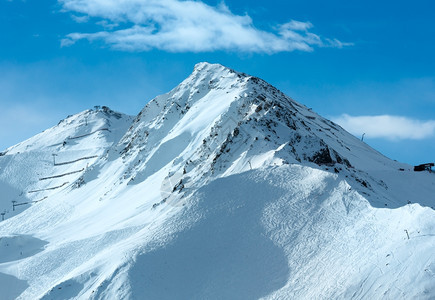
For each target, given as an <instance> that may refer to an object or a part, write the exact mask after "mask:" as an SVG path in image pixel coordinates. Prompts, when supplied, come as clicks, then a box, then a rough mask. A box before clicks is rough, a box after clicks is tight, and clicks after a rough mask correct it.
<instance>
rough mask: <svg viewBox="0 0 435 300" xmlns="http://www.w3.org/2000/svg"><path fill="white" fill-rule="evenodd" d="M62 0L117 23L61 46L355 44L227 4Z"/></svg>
mask: <svg viewBox="0 0 435 300" xmlns="http://www.w3.org/2000/svg"><path fill="white" fill-rule="evenodd" d="M59 2H60V3H61V4H62V5H63V9H64V11H69V12H73V13H74V14H81V15H82V17H91V18H94V19H95V22H96V23H98V22H100V23H99V24H114V25H113V27H112V28H110V27H109V28H108V27H107V26H103V28H102V30H101V31H99V32H94V33H79V32H76V33H71V34H68V35H67V36H66V37H65V38H64V39H63V40H62V46H70V45H72V44H74V43H75V42H76V41H78V40H82V39H87V40H89V41H94V40H100V41H103V42H104V43H106V44H108V45H110V46H111V47H113V48H115V49H119V50H127V51H148V50H151V49H160V50H164V51H169V52H210V51H216V50H226V51H241V52H250V53H276V52H286V51H294V50H300V51H313V49H314V47H336V48H341V47H344V46H349V45H351V44H350V43H343V42H341V41H339V40H337V39H329V38H322V37H320V36H319V35H317V34H315V33H312V32H311V31H310V30H311V29H312V27H313V25H312V24H311V23H310V22H300V21H295V20H292V21H290V22H289V23H286V24H282V25H279V26H276V28H275V29H271V30H269V31H265V30H260V29H258V28H256V27H255V26H254V23H253V20H252V19H251V18H250V17H249V16H248V15H244V16H239V15H235V14H233V13H232V12H231V11H230V9H229V8H228V7H227V6H226V5H224V4H221V5H219V6H217V7H214V6H210V5H207V4H205V3H203V2H201V1H191V0H188V1H180V0H123V1H117V0H104V1H102V0H59ZM76 18H77V17H76ZM78 20H82V19H78ZM102 21H103V23H101V22H102ZM118 24H119V26H118Z"/></svg>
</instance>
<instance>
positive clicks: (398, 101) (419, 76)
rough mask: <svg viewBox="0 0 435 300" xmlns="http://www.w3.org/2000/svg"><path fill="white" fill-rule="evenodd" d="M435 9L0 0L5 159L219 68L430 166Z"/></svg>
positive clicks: (397, 4)
mask: <svg viewBox="0 0 435 300" xmlns="http://www.w3.org/2000/svg"><path fill="white" fill-rule="evenodd" d="M434 11H435V3H434V2H433V1H429V0H427V1H414V2H410V1H401V0H399V1H372V0H366V1H334V0H333V1H319V0H318V1H310V0H304V1H302V0H295V1H277V0H269V1H248V0H233V1H225V2H222V1H195V2H193V1H178V0H159V1H155V0H124V1H113V0H105V1H102V0H61V1H55V0H39V1H35V0H27V1H24V0H0V36H1V39H0V104H1V108H2V110H1V111H0V148H1V149H5V148H7V147H9V146H11V145H13V144H15V143H17V142H19V141H21V140H23V139H26V138H28V137H30V136H33V135H34V134H36V133H38V132H40V131H42V130H44V129H46V128H48V127H51V126H53V125H55V124H57V122H58V121H59V120H60V119H62V118H64V117H66V116H67V115H68V114H74V113H77V112H80V111H82V110H85V109H87V108H91V107H93V106H94V105H107V106H109V107H111V108H112V109H115V110H118V111H121V112H124V113H128V114H132V115H135V114H137V113H138V112H139V111H140V110H141V109H142V107H143V106H144V105H145V104H146V103H147V101H149V100H150V99H152V98H154V97H155V96H156V95H158V94H162V93H165V92H167V91H169V90H170V89H172V88H173V87H174V86H176V85H177V84H178V83H179V82H180V81H182V80H183V79H184V78H185V77H186V76H188V75H189V74H190V72H191V71H192V68H193V66H194V65H195V63H197V62H200V61H208V62H213V63H221V64H223V65H226V66H228V67H231V68H233V69H236V70H238V71H243V72H245V73H248V74H252V75H255V76H258V77H261V78H263V79H265V80H266V81H268V82H269V83H271V84H273V85H275V86H276V87H277V88H279V89H280V90H282V91H283V92H285V93H286V94H288V95H289V96H291V97H292V98H294V99H295V100H297V101H299V102H301V103H303V104H305V105H307V106H308V107H311V108H313V110H314V111H316V112H318V113H319V114H321V115H323V116H325V117H328V118H330V119H333V120H335V121H336V122H339V123H340V124H341V125H342V126H343V127H345V128H346V129H348V130H349V131H351V132H352V133H354V134H355V135H357V136H360V135H361V134H362V133H364V132H365V133H366V135H365V141H366V142H367V143H368V144H370V145H371V146H373V147H374V148H375V149H377V150H379V151H380V152H382V153H384V154H385V155H387V156H388V157H390V158H392V159H396V160H399V161H403V162H407V163H410V164H417V163H422V162H427V161H434V160H435V59H434V55H433V53H435V38H434V37H435V16H434Z"/></svg>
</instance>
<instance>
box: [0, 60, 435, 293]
mask: <svg viewBox="0 0 435 300" xmlns="http://www.w3.org/2000/svg"><path fill="white" fill-rule="evenodd" d="M52 154H57V156H55V159H56V161H55V162H53V156H52ZM0 171H1V174H0V190H1V191H2V192H3V193H4V194H5V195H6V197H5V198H4V199H5V200H3V202H0V204H1V205H3V206H4V207H7V206H9V212H8V214H6V215H5V216H6V220H5V221H3V222H0V237H1V239H0V285H4V284H8V286H10V287H11V289H10V290H9V291H8V294H7V299H14V298H17V297H18V298H19V299H59V298H63V299H144V298H145V299H258V298H266V299H289V298H297V299H313V298H315V299H331V298H343V299H349V298H355V299H362V298H381V297H383V298H391V299H398V298H415V297H417V298H420V299H431V298H433V297H434V296H435V289H434V288H433V287H434V286H435V285H434V282H435V257H434V254H433V249H434V246H435V239H434V230H435V223H434V221H433V220H434V218H433V217H434V215H435V214H434V209H433V207H434V205H435V203H434V201H433V198H431V197H432V195H433V194H434V192H435V181H434V180H435V178H434V176H433V174H429V173H414V172H412V171H411V170H410V166H408V165H405V164H401V163H398V162H395V161H392V160H390V159H388V158H386V157H384V156H382V155H381V154H380V153H378V152H377V151H375V150H373V149H371V148H370V147H369V146H367V145H366V144H365V143H363V142H361V141H359V140H358V139H357V138H355V137H353V136H352V135H350V134H349V133H347V132H346V131H344V130H343V129H342V128H341V127H339V126H338V125H336V124H334V123H332V122H330V121H329V120H326V119H324V118H322V117H321V116H319V115H317V114H316V113H314V112H312V111H311V110H310V109H308V108H307V107H305V106H303V105H301V104H299V103H297V102H296V101H294V100H292V99H291V98H289V97H287V96H286V95H284V94H283V93H282V92H280V91H279V90H277V89H275V88H274V87H272V86H270V85H269V84H267V83H266V82H264V81H263V80H261V79H259V78H256V77H252V76H249V75H246V74H244V73H239V72H236V71H234V70H231V69H228V68H226V67H223V66H221V65H216V64H208V63H200V64H198V65H196V66H195V68H194V71H193V73H192V74H191V75H190V76H189V77H188V78H187V79H186V80H184V81H183V82H182V83H181V84H180V85H179V86H177V87H176V88H175V89H173V90H172V91H170V92H169V93H167V94H164V95H161V96H158V97H157V98H155V99H154V100H152V101H150V102H149V103H148V104H147V105H146V106H145V108H144V109H143V110H142V111H141V112H140V113H139V114H138V115H137V116H136V117H135V118H134V119H133V118H132V117H129V116H125V115H122V114H119V113H115V112H113V111H111V110H110V109H108V108H105V107H103V108H102V109H97V110H93V111H85V112H83V113H80V114H78V115H75V116H72V117H69V118H67V119H66V120H63V121H62V122H60V123H59V125H57V126H55V127H53V128H51V129H49V130H47V131H45V132H43V133H41V134H39V135H37V136H35V137H34V138H31V139H29V140H28V141H25V142H23V143H21V144H19V145H17V146H14V147H11V148H9V149H7V150H6V151H5V152H3V153H2V156H0ZM29 192H31V193H29ZM11 199H16V200H14V201H18V202H21V203H22V202H29V204H26V205H22V206H17V207H16V208H15V209H16V210H15V211H11V210H10V201H11ZM41 199H43V200H42V201H39V200H41ZM32 201H38V202H32ZM18 202H17V203H18ZM0 208H1V207H0ZM408 236H409V238H408Z"/></svg>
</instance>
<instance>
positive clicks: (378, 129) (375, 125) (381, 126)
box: [332, 114, 435, 140]
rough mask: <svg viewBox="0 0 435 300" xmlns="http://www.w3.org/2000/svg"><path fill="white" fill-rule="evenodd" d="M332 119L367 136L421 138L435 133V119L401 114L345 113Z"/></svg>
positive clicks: (353, 132)
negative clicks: (364, 114) (365, 114)
mask: <svg viewBox="0 0 435 300" xmlns="http://www.w3.org/2000/svg"><path fill="white" fill-rule="evenodd" d="M332 120H333V121H334V122H335V123H337V124H339V125H340V126H342V127H343V128H344V129H346V130H347V131H349V132H351V133H352V134H355V135H357V136H361V135H362V134H363V133H365V134H366V135H365V136H366V137H367V138H383V139H388V140H405V139H410V140H421V139H425V138H429V137H432V136H434V135H435V120H429V121H421V120H415V119H410V118H407V117H401V116H390V115H380V116H349V115H347V114H343V115H341V116H340V117H337V118H332Z"/></svg>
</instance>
